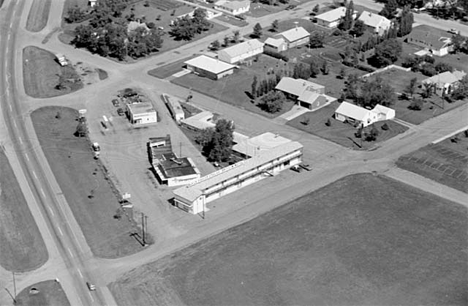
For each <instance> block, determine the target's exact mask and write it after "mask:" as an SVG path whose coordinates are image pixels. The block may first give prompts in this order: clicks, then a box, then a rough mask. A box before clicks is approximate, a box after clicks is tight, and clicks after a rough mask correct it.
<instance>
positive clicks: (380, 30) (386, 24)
mask: <svg viewBox="0 0 468 306" xmlns="http://www.w3.org/2000/svg"><path fill="white" fill-rule="evenodd" d="M358 20H361V21H362V22H364V24H365V25H366V28H367V29H368V30H369V31H372V32H373V33H376V34H379V35H382V34H384V32H385V31H388V30H389V29H390V27H391V26H392V22H391V21H390V20H388V19H387V18H385V17H384V16H381V15H379V14H376V13H371V12H368V11H364V12H362V14H361V16H359V18H358Z"/></svg>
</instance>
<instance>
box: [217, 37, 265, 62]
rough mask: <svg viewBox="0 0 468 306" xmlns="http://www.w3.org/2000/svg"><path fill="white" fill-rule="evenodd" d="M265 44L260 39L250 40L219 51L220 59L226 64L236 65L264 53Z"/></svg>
mask: <svg viewBox="0 0 468 306" xmlns="http://www.w3.org/2000/svg"><path fill="white" fill-rule="evenodd" d="M263 46H264V43H262V42H260V41H259V40H258V39H250V40H247V41H244V42H242V43H239V44H237V45H234V46H232V47H228V48H225V49H223V50H220V51H218V58H219V59H220V60H222V61H224V62H226V63H229V64H235V63H238V62H241V61H243V60H245V59H247V58H250V57H253V56H255V55H257V54H262V53H263Z"/></svg>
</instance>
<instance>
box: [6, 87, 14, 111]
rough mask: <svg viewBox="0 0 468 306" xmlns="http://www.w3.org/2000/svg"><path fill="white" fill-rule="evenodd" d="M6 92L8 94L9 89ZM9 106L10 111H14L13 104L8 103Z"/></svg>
mask: <svg viewBox="0 0 468 306" xmlns="http://www.w3.org/2000/svg"><path fill="white" fill-rule="evenodd" d="M6 93H7V95H8V91H7V92H6ZM8 106H9V107H10V112H12V111H13V107H11V104H8Z"/></svg>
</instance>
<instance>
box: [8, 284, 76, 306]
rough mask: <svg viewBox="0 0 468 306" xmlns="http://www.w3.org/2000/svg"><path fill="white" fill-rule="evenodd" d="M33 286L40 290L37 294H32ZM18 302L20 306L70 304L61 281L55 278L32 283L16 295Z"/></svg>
mask: <svg viewBox="0 0 468 306" xmlns="http://www.w3.org/2000/svg"><path fill="white" fill-rule="evenodd" d="M31 288H36V289H37V290H39V293H37V294H31V293H30V290H31ZM16 301H17V303H16V304H15V305H20V306H67V305H70V302H69V301H68V298H67V296H66V295H65V292H64V291H63V289H62V286H61V285H60V283H57V282H56V281H55V280H48V281H43V282H40V283H37V284H34V285H31V286H29V287H27V288H26V289H24V290H23V291H21V292H20V293H19V294H18V296H17V297H16Z"/></svg>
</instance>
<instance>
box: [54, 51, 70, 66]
mask: <svg viewBox="0 0 468 306" xmlns="http://www.w3.org/2000/svg"><path fill="white" fill-rule="evenodd" d="M55 58H56V59H57V62H58V63H59V64H60V66H62V67H63V66H67V65H68V60H67V58H66V57H65V55H63V54H60V53H57V54H55Z"/></svg>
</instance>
